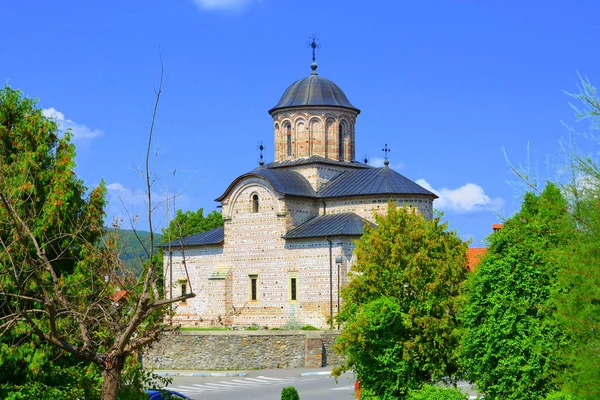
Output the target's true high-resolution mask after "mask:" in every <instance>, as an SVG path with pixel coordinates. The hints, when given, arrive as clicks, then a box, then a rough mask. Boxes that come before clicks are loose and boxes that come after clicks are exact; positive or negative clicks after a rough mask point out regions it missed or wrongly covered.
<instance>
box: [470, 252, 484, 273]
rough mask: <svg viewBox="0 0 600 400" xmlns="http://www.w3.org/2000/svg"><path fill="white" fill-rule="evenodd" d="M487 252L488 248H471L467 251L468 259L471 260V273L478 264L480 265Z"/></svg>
mask: <svg viewBox="0 0 600 400" xmlns="http://www.w3.org/2000/svg"><path fill="white" fill-rule="evenodd" d="M486 251H487V248H486V247H469V248H468V249H467V258H468V259H469V269H470V270H471V271H473V270H474V269H475V267H477V264H479V262H480V261H481V258H482V257H483V256H484V255H485V253H486Z"/></svg>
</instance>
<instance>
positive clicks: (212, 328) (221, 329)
mask: <svg viewBox="0 0 600 400" xmlns="http://www.w3.org/2000/svg"><path fill="white" fill-rule="evenodd" d="M177 330H178V331H180V332H197V331H228V330H229V329H228V328H223V327H205V328H179V329H177Z"/></svg>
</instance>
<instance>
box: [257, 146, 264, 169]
mask: <svg viewBox="0 0 600 400" xmlns="http://www.w3.org/2000/svg"><path fill="white" fill-rule="evenodd" d="M264 149H265V146H263V142H262V140H261V141H260V142H258V150H260V158H259V161H258V165H260V166H261V167H262V166H263V165H265V160H263V150H264Z"/></svg>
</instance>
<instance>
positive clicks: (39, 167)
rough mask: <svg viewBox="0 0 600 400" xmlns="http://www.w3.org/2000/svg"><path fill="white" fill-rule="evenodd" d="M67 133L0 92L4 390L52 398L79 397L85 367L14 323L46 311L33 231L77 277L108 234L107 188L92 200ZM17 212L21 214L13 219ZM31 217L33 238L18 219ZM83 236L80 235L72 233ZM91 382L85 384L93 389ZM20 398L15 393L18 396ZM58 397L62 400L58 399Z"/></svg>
mask: <svg viewBox="0 0 600 400" xmlns="http://www.w3.org/2000/svg"><path fill="white" fill-rule="evenodd" d="M69 139H70V137H69V134H68V133H67V134H65V136H63V137H60V136H59V134H58V127H57V126H56V123H55V122H54V121H52V120H49V119H47V118H44V116H43V115H42V113H41V111H40V110H37V109H35V102H34V101H33V100H31V99H23V98H21V94H20V92H18V91H15V90H12V89H10V88H9V87H5V88H4V89H2V90H0V191H1V193H2V196H1V199H2V205H1V206H0V247H1V250H0V293H1V294H0V316H1V317H2V318H1V319H0V331H1V332H2V334H1V335H0V381H1V382H3V383H4V384H3V385H2V388H0V393H2V394H3V396H2V397H3V398H4V397H11V396H12V394H11V393H19V392H21V393H26V394H27V393H29V394H31V393H33V395H32V396H33V397H36V398H43V397H42V396H50V397H48V398H52V396H55V395H56V393H59V392H60V393H63V394H67V396H66V397H76V396H75V395H76V394H79V393H80V392H83V390H81V387H79V388H78V387H77V386H78V385H77V384H78V383H82V382H78V380H84V379H82V375H81V374H78V371H80V370H85V368H86V367H85V365H80V364H81V361H77V360H74V359H73V358H72V357H62V358H60V357H59V356H60V355H61V352H60V351H57V349H55V348H53V347H52V346H50V345H49V344H48V343H46V342H45V341H42V342H41V343H40V342H39V341H38V340H35V339H34V338H31V333H32V330H31V326H30V325H29V324H28V323H27V321H26V320H23V319H16V318H13V317H14V316H16V315H19V313H20V312H21V311H23V309H24V308H31V311H32V313H30V314H28V317H32V318H35V313H37V312H40V311H41V310H42V309H43V307H42V305H41V304H39V303H37V302H36V301H35V298H34V297H35V293H36V291H39V290H40V288H45V287H46V285H47V284H48V280H49V279H48V278H49V277H48V274H49V271H45V274H44V276H42V277H40V278H41V279H39V280H37V279H35V278H33V275H34V274H35V269H36V268H37V266H36V265H34V264H33V263H28V261H30V255H31V253H33V252H34V251H35V250H34V249H33V246H32V243H31V242H30V241H22V240H21V239H22V238H23V236H25V235H27V234H31V235H32V236H34V237H36V238H37V240H38V242H39V243H44V246H43V247H42V248H40V249H39V251H43V252H44V253H45V257H46V258H47V259H48V260H51V267H52V270H53V271H54V273H55V274H57V276H65V275H69V274H72V273H74V271H75V270H76V268H77V261H76V260H77V258H78V255H79V253H80V252H81V251H83V248H84V247H85V246H86V245H87V244H88V243H91V242H94V241H97V240H98V239H99V237H100V234H101V230H102V223H103V220H102V217H103V211H102V210H103V207H104V187H103V186H100V187H98V188H96V189H95V190H94V191H92V192H91V193H90V194H89V195H88V196H86V188H85V186H84V185H83V182H82V181H81V180H80V179H78V178H77V177H76V176H75V175H74V174H73V172H72V170H73V167H74V162H73V158H74V148H73V145H72V144H71V143H70V141H69ZM11 210H19V213H18V214H14V213H12V212H11ZM15 215H18V216H19V218H22V220H25V219H26V220H27V223H28V227H27V229H28V230H29V233H26V232H24V231H23V230H22V229H19V227H20V225H19V223H18V222H16V221H14V216H15ZM73 232H77V233H76V234H74V235H73V234H71V233H73ZM89 383H90V382H89V381H88V382H87V383H85V384H84V385H83V386H84V387H86V386H89V385H88V384H89ZM15 395H16V394H15ZM55 397H56V396H55Z"/></svg>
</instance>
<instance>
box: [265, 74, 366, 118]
mask: <svg viewBox="0 0 600 400" xmlns="http://www.w3.org/2000/svg"><path fill="white" fill-rule="evenodd" d="M306 106H331V107H342V108H348V109H351V110H354V111H356V112H357V113H359V112H360V110H359V109H358V108H356V107H354V106H353V105H352V103H350V101H349V100H348V98H347V97H346V95H345V94H344V92H343V91H342V89H340V87H339V86H338V85H336V84H335V83H333V82H331V81H330V80H329V79H326V78H322V77H320V76H319V75H317V74H316V73H315V74H314V75H310V76H308V77H306V78H302V79H300V80H298V81H296V82H294V83H292V84H291V85H290V86H289V87H288V88H287V89H286V90H285V92H284V93H283V96H281V99H280V100H279V102H278V103H277V104H276V105H275V107H273V108H272V109H270V110H269V114H273V112H274V111H276V110H279V109H282V108H288V107H306Z"/></svg>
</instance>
